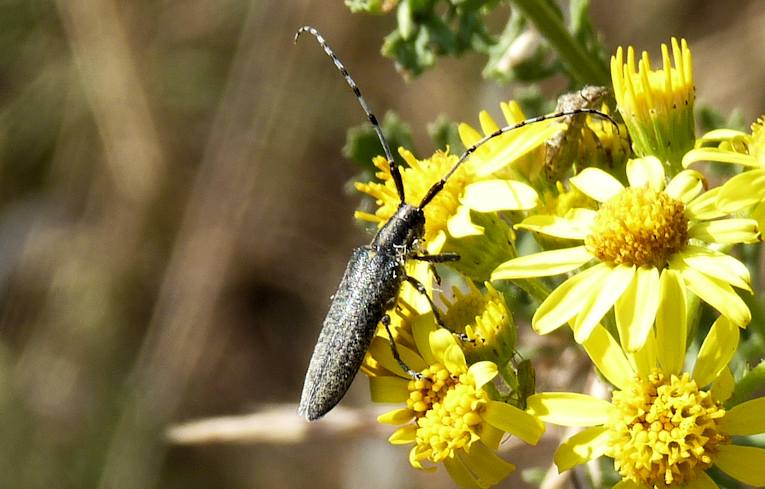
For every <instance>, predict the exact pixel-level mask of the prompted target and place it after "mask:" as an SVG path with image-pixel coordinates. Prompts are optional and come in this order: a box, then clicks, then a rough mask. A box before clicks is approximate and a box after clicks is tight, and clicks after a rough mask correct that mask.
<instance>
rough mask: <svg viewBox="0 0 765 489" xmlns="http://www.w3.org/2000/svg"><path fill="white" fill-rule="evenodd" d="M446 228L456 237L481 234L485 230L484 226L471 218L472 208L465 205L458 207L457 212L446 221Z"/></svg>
mask: <svg viewBox="0 0 765 489" xmlns="http://www.w3.org/2000/svg"><path fill="white" fill-rule="evenodd" d="M446 229H447V230H448V231H449V234H450V235H451V236H453V237H455V238H458V239H459V238H466V237H468V236H480V235H481V234H483V232H484V228H483V227H482V226H478V225H477V224H474V223H473V220H472V219H471V218H470V208H469V207H467V206H464V205H461V206H459V207H457V212H456V213H455V214H454V215H453V216H451V217H450V218H449V219H448V220H447V221H446Z"/></svg>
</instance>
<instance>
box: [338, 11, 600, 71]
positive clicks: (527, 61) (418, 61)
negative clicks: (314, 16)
mask: <svg viewBox="0 0 765 489" xmlns="http://www.w3.org/2000/svg"><path fill="white" fill-rule="evenodd" d="M505 3H506V2H501V1H499V0H402V1H400V2H396V1H384V0H346V5H348V7H349V8H350V9H351V11H352V12H365V13H372V14H385V13H387V12H390V11H392V10H393V8H394V7H395V8H396V23H397V28H396V29H395V30H394V31H393V32H391V33H390V34H388V35H387V36H386V37H385V40H384V42H383V47H382V53H383V55H385V56H386V57H388V58H392V59H394V60H395V62H396V66H397V68H398V69H399V70H400V71H402V72H403V73H404V75H405V76H418V75H420V74H422V73H423V72H424V71H426V70H427V69H429V68H431V67H432V66H434V65H435V63H436V60H437V59H438V57H440V56H460V55H462V54H464V53H466V52H476V53H480V54H484V55H486V56H487V57H488V61H487V63H486V66H485V68H484V70H483V75H484V77H486V78H492V79H494V80H497V81H499V82H501V83H509V82H526V83H532V82H536V81H540V80H543V79H546V78H549V77H551V76H553V75H555V74H557V73H562V74H564V75H565V76H567V77H568V78H569V80H570V81H571V84H572V85H573V84H583V83H594V84H598V83H601V84H602V83H605V82H606V81H607V80H604V79H603V78H604V77H607V70H606V69H605V67H606V53H605V50H604V48H603V46H602V44H601V42H600V40H599V38H598V35H597V32H596V31H595V29H594V28H593V26H592V23H591V22H590V19H589V7H590V2H589V0H574V1H572V2H571V3H570V5H569V15H568V18H569V19H571V20H570V23H569V26H567V27H566V26H564V25H563V19H564V16H563V12H562V11H561V9H560V8H559V7H558V6H557V4H556V3H555V2H554V1H553V0H539V1H534V2H528V1H521V0H514V1H511V2H509V3H510V4H512V5H513V10H512V12H511V13H510V16H509V19H508V20H507V23H506V25H505V28H504V29H503V31H502V32H501V33H500V34H499V35H496V34H494V33H492V32H490V30H489V29H488V27H487V21H488V20H489V17H490V16H497V15H502V13H501V10H502V9H499V10H500V12H499V13H498V12H497V11H498V8H497V7H500V6H503V5H505Z"/></svg>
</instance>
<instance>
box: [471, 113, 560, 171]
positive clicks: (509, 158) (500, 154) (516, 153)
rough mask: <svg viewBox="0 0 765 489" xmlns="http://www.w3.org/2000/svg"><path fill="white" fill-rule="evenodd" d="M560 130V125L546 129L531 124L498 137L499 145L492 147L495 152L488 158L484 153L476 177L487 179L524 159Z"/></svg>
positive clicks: (553, 125) (479, 150) (479, 151)
mask: <svg viewBox="0 0 765 489" xmlns="http://www.w3.org/2000/svg"><path fill="white" fill-rule="evenodd" d="M559 130H560V124H550V125H549V126H545V127H540V126H539V125H536V126H535V125H533V124H531V125H528V126H526V127H522V128H520V129H518V130H516V131H513V132H510V133H506V134H505V135H504V136H500V137H498V138H497V139H496V140H494V141H496V143H497V144H496V145H494V146H493V147H492V150H494V151H492V152H491V153H490V155H489V156H486V155H487V154H489V153H488V152H487V153H484V159H485V160H484V161H483V162H482V163H483V164H482V165H481V166H479V167H478V168H476V175H477V176H478V177H485V176H487V175H491V174H492V173H495V172H497V171H499V170H501V169H503V168H505V167H506V166H508V165H510V164H512V163H513V162H515V161H517V160H518V159H520V158H523V157H524V156H525V155H526V153H528V152H529V151H533V150H534V149H536V148H538V147H539V146H541V145H543V144H544V143H545V141H547V140H548V139H549V138H550V137H552V135H553V134H555V133H556V132H558V131H559ZM495 148H496V149H495ZM482 149H485V147H482V148H479V149H478V154H481V150H482Z"/></svg>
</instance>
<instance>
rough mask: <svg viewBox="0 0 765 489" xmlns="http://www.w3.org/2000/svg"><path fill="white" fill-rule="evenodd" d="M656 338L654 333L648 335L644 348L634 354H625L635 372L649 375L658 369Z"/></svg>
mask: <svg viewBox="0 0 765 489" xmlns="http://www.w3.org/2000/svg"><path fill="white" fill-rule="evenodd" d="M656 349H657V346H656V336H655V335H654V333H653V331H651V332H649V333H648V337H647V338H646V340H645V343H643V346H642V347H641V348H639V349H638V350H637V351H634V352H624V353H625V355H627V358H628V359H629V361H630V364H631V365H633V368H634V369H635V372H640V373H642V374H646V375H647V374H648V373H649V372H651V370H653V369H654V368H656Z"/></svg>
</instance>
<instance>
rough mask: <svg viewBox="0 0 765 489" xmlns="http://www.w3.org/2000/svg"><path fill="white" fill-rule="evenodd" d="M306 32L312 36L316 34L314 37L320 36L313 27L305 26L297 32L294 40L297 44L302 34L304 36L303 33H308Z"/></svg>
mask: <svg viewBox="0 0 765 489" xmlns="http://www.w3.org/2000/svg"><path fill="white" fill-rule="evenodd" d="M306 31H307V32H310V33H311V34H314V35H317V34H318V33H317V32H316V29H314V28H313V27H311V26H309V25H304V26H303V27H301V28H300V29H298V30H297V32H295V38H294V39H293V42H295V43H297V40H298V38H299V37H300V34H302V33H304V32H306Z"/></svg>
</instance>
